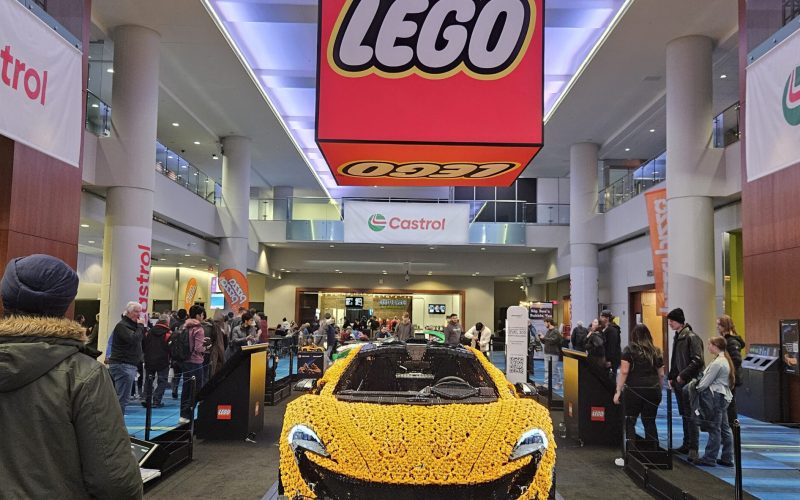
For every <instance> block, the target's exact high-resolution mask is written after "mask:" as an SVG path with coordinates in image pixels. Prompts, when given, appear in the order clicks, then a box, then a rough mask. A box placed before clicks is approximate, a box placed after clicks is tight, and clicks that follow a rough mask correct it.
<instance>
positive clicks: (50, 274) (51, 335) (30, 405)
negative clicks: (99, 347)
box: [0, 255, 142, 500]
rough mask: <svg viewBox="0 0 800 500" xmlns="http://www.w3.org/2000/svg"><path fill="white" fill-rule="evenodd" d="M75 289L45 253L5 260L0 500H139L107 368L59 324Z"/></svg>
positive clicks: (73, 329) (73, 327)
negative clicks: (40, 499)
mask: <svg viewBox="0 0 800 500" xmlns="http://www.w3.org/2000/svg"><path fill="white" fill-rule="evenodd" d="M77 290H78V275H77V274H75V271H73V270H72V269H70V268H69V266H67V265H66V264H65V263H64V262H62V261H60V260H58V259H56V258H55V257H51V256H49V255H30V256H28V257H23V258H19V259H14V260H12V261H11V262H9V263H8V265H7V266H6V269H5V275H4V276H3V280H2V282H0V294H2V296H3V307H4V309H5V317H4V318H2V319H0V430H2V433H3V438H2V451H0V478H2V484H1V485H0V497H2V498H114V499H120V500H128V499H141V498H142V478H141V476H140V474H139V467H138V465H137V464H136V459H135V458H134V457H133V454H131V448H130V446H131V444H130V440H129V439H128V432H127V431H126V429H125V422H124V421H123V419H122V413H120V411H119V407H118V406H117V396H116V394H115V393H114V387H113V385H112V384H111V378H110V377H109V376H108V370H106V368H105V367H104V366H103V365H102V364H100V363H98V362H97V361H96V360H95V359H94V357H95V355H96V354H99V353H97V352H96V351H94V352H90V351H89V349H88V348H87V346H86V345H84V342H85V341H86V337H85V335H84V331H83V329H81V327H80V325H78V324H77V323H75V322H74V321H70V320H68V319H67V318H65V317H64V314H65V313H66V311H67V308H68V307H69V305H70V303H72V301H73V299H74V298H75V294H76V293H77Z"/></svg>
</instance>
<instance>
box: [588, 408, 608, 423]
mask: <svg viewBox="0 0 800 500" xmlns="http://www.w3.org/2000/svg"><path fill="white" fill-rule="evenodd" d="M591 415H592V416H591V420H592V422H605V421H606V409H605V407H603V406H592V414H591Z"/></svg>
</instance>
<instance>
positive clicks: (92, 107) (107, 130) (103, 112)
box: [86, 90, 111, 137]
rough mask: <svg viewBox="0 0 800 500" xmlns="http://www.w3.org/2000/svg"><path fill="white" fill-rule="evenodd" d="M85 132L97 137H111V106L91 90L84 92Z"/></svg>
mask: <svg viewBox="0 0 800 500" xmlns="http://www.w3.org/2000/svg"><path fill="white" fill-rule="evenodd" d="M86 130H88V131H89V132H91V133H92V134H94V135H96V136H97V137H108V136H109V135H111V106H109V105H108V104H106V103H105V102H103V100H102V99H100V98H99V97H97V96H96V95H94V94H93V93H92V91H91V90H87V91H86Z"/></svg>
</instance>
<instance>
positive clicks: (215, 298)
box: [210, 293, 225, 309]
mask: <svg viewBox="0 0 800 500" xmlns="http://www.w3.org/2000/svg"><path fill="white" fill-rule="evenodd" d="M210 307H211V309H224V308H225V294H224V293H212V294H211V306H210Z"/></svg>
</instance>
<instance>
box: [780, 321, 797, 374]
mask: <svg viewBox="0 0 800 500" xmlns="http://www.w3.org/2000/svg"><path fill="white" fill-rule="evenodd" d="M780 330H781V331H780V334H781V365H782V366H783V372H784V373H786V374H788V375H795V376H800V363H798V358H800V353H799V352H798V341H800V338H799V337H800V320H796V319H782V320H781V321H780Z"/></svg>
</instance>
